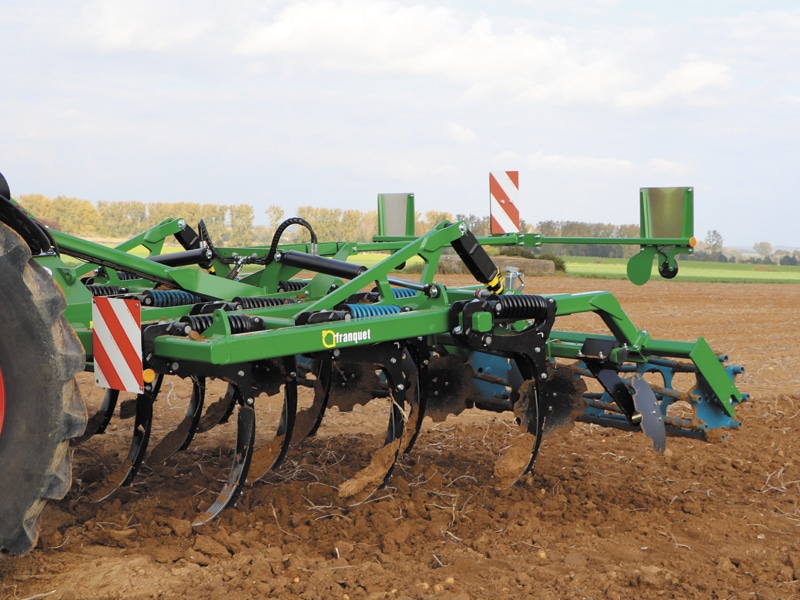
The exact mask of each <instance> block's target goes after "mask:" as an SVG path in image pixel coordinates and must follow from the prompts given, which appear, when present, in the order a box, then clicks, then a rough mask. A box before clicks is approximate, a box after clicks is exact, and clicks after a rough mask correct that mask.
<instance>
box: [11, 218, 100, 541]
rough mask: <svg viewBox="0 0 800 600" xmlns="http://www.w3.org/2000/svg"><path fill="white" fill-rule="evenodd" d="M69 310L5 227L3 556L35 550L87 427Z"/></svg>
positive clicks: (79, 352)
mask: <svg viewBox="0 0 800 600" xmlns="http://www.w3.org/2000/svg"><path fill="white" fill-rule="evenodd" d="M65 308H66V300H65V298H64V294H63V293H62V291H61V289H60V288H59V287H58V285H56V283H55V281H54V280H53V277H52V276H51V274H50V273H48V271H47V270H46V269H44V268H43V267H41V266H40V265H39V264H37V263H36V262H35V261H34V260H33V259H32V258H31V251H30V248H29V247H28V245H27V243H26V242H25V241H24V240H23V239H22V238H21V237H20V236H19V235H18V234H17V233H16V232H15V231H14V230H13V229H11V228H10V227H8V226H7V225H5V224H3V223H0V319H2V325H0V551H4V552H10V553H12V554H25V553H26V552H28V551H30V550H31V549H32V548H33V547H34V546H35V545H36V542H37V539H38V536H39V519H40V516H41V512H42V509H43V508H44V504H45V501H46V500H51V499H61V498H63V497H64V495H65V494H66V493H67V491H68V490H69V487H70V484H71V480H72V469H71V465H70V453H69V440H70V438H73V437H76V436H78V435H80V434H81V433H83V430H84V428H85V427H86V407H85V406H84V404H83V401H82V399H81V396H80V391H79V390H78V385H77V382H76V380H75V374H76V373H77V372H79V371H81V370H83V368H84V365H85V356H84V351H83V347H82V346H81V343H80V341H79V340H78V338H77V336H76V335H75V332H74V331H73V330H72V328H71V327H70V325H69V323H68V322H67V321H66V319H65V318H64V316H63V313H64V310H65Z"/></svg>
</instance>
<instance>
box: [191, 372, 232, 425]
mask: <svg viewBox="0 0 800 600" xmlns="http://www.w3.org/2000/svg"><path fill="white" fill-rule="evenodd" d="M235 406H236V390H235V387H234V386H233V384H229V385H228V389H227V390H226V392H225V395H224V396H223V397H222V398H220V399H219V400H217V401H216V402H213V403H211V404H209V406H208V408H207V409H206V412H205V414H204V415H203V416H202V417H201V419H200V422H199V423H198V424H197V431H198V432H200V433H205V432H206V431H209V430H210V429H213V428H214V427H216V426H217V425H219V424H220V423H227V422H228V419H230V417H231V415H232V414H233V409H234V407H235Z"/></svg>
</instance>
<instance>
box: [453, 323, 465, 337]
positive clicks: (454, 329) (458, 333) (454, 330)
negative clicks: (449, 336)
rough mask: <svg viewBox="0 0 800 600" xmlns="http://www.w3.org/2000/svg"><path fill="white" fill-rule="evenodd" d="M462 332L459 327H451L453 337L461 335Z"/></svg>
mask: <svg viewBox="0 0 800 600" xmlns="http://www.w3.org/2000/svg"><path fill="white" fill-rule="evenodd" d="M463 331H464V330H463V329H462V328H461V325H456V326H455V327H453V335H461V334H462V333H463Z"/></svg>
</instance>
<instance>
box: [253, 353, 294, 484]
mask: <svg viewBox="0 0 800 600" xmlns="http://www.w3.org/2000/svg"><path fill="white" fill-rule="evenodd" d="M283 364H284V370H285V372H286V377H285V380H284V385H283V410H282V411H281V420H280V424H279V425H278V430H277V432H276V434H275V437H274V438H273V439H272V440H270V441H269V442H268V443H267V445H266V446H264V447H263V448H260V449H259V450H258V451H256V452H255V453H254V454H253V461H252V468H253V473H254V474H255V475H256V476H255V477H254V478H253V481H258V480H259V479H261V478H262V477H264V475H266V474H267V473H269V472H270V471H271V470H272V469H275V468H277V467H278V466H279V465H280V464H281V462H283V459H284V458H285V457H286V452H287V451H288V450H289V445H290V442H291V439H292V433H293V429H294V423H295V418H296V416H297V364H296V360H295V357H294V356H287V357H285V358H284V359H283Z"/></svg>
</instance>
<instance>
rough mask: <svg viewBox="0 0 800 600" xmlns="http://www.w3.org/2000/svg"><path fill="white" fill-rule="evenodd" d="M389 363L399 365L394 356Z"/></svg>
mask: <svg viewBox="0 0 800 600" xmlns="http://www.w3.org/2000/svg"><path fill="white" fill-rule="evenodd" d="M389 362H390V363H392V364H395V363H397V359H396V358H395V357H394V356H393V357H392V358H390V359H389Z"/></svg>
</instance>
